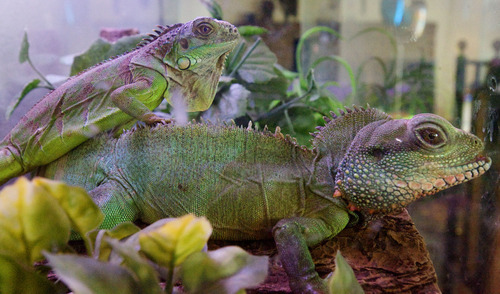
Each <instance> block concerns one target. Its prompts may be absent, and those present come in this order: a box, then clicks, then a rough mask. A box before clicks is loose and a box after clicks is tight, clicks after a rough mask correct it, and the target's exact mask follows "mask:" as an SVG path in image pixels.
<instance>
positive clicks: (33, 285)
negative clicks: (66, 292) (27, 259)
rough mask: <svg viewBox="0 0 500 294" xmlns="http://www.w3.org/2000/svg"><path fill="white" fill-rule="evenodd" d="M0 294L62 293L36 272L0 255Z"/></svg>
mask: <svg viewBox="0 0 500 294" xmlns="http://www.w3.org/2000/svg"><path fill="white" fill-rule="evenodd" d="M0 293H23V294H40V293H42V294H43V293H46V294H49V293H62V292H61V291H58V289H56V287H55V286H54V285H53V284H52V283H50V282H49V281H48V280H47V279H45V277H42V276H41V275H39V274H37V273H36V272H35V270H34V269H33V268H31V267H28V266H26V265H22V264H20V263H18V262H17V261H16V260H15V259H14V258H12V257H9V256H7V255H3V254H0Z"/></svg>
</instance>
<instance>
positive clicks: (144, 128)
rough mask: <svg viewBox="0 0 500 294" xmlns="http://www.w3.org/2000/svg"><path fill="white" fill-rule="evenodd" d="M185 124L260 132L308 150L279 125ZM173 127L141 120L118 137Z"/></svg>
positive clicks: (194, 122)
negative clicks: (271, 127)
mask: <svg viewBox="0 0 500 294" xmlns="http://www.w3.org/2000/svg"><path fill="white" fill-rule="evenodd" d="M186 126H188V127H194V128H196V127H200V126H205V127H207V128H214V129H215V128H227V129H240V130H244V131H248V132H253V133H256V134H260V135H262V136H266V137H273V138H277V139H279V140H281V141H284V142H285V143H287V144H291V145H292V146H294V147H296V148H299V149H301V150H303V151H306V150H309V149H308V148H307V147H306V146H303V145H302V146H300V145H298V142H297V139H296V138H295V137H292V136H291V135H289V134H283V133H282V132H281V128H280V127H279V126H277V127H276V129H275V131H274V133H272V132H271V131H269V129H268V127H267V125H265V126H264V128H263V129H262V130H259V129H258V125H254V123H253V122H252V121H249V122H248V125H247V127H244V126H241V125H239V126H238V125H236V123H235V122H234V120H230V121H217V122H216V123H213V122H212V121H210V120H208V119H204V118H200V120H199V121H196V120H195V119H193V120H192V121H189V122H188V123H187V125H186ZM175 127H179V126H176V125H175V121H174V122H172V123H170V124H168V125H165V124H162V123H158V124H154V125H148V124H145V123H142V122H138V123H136V124H135V125H134V126H133V127H132V128H130V129H128V130H124V131H123V133H122V134H121V136H120V137H122V136H130V135H132V134H133V133H136V132H147V133H151V132H155V131H162V130H168V129H169V128H175Z"/></svg>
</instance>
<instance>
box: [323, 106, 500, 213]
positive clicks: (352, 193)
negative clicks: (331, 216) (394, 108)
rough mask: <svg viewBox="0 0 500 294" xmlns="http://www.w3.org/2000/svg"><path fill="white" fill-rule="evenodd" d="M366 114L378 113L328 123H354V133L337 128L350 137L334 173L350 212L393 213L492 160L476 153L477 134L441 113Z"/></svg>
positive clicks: (361, 113)
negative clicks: (404, 116)
mask: <svg viewBox="0 0 500 294" xmlns="http://www.w3.org/2000/svg"><path fill="white" fill-rule="evenodd" d="M369 112H370V113H377V111H375V110H373V109H368V110H364V109H363V110H359V109H357V110H356V111H352V112H350V113H348V114H346V115H343V116H341V117H339V118H336V119H334V120H332V122H330V123H334V124H336V125H337V126H339V125H343V123H342V121H343V120H344V119H347V120H348V121H350V122H354V124H358V125H357V126H355V127H354V129H355V130H354V131H352V130H351V131H346V130H342V129H338V130H337V131H338V132H340V133H342V132H345V133H344V135H345V137H347V138H349V137H350V139H347V141H350V144H349V143H347V144H346V146H347V145H349V146H348V147H346V148H345V152H344V153H343V157H342V158H341V159H340V160H339V163H338V165H337V166H336V170H335V172H334V173H335V194H334V196H341V197H342V198H344V199H345V200H346V201H347V202H348V203H349V206H350V208H351V210H360V211H362V212H369V213H391V212H398V211H401V210H402V208H404V207H405V206H407V205H408V204H409V203H411V202H412V201H414V200H416V199H418V198H420V197H424V196H428V195H432V194H435V193H437V192H439V191H441V190H444V189H446V188H449V187H452V186H455V185H457V184H460V183H463V182H466V181H469V180H471V179H474V178H476V177H478V176H480V175H482V174H483V173H484V172H485V171H487V170H488V169H489V167H490V165H491V159H490V158H489V157H486V156H483V155H481V152H482V151H483V147H484V146H483V143H482V142H481V140H479V138H477V137H476V136H474V135H472V134H469V133H466V132H464V131H462V130H460V129H457V128H455V127H454V126H453V125H451V124H450V123H449V122H448V121H447V120H445V119H444V118H442V117H440V116H437V115H434V114H418V115H415V116H414V117H413V118H411V119H391V118H390V117H389V116H387V115H385V116H384V115H383V113H382V112H378V113H377V115H372V116H370V115H369ZM351 116H352V117H351ZM335 120H340V123H339V122H338V121H337V122H335ZM324 128H325V129H328V124H327V126H325V127H324ZM319 134H320V135H321V132H320V133H319ZM317 137H318V136H317ZM320 137H321V136H320ZM334 140H335V139H334ZM340 153H342V152H340Z"/></svg>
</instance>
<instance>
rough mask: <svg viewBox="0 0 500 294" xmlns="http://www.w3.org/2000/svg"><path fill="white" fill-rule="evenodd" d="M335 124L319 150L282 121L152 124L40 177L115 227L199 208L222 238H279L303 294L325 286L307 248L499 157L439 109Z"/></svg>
mask: <svg viewBox="0 0 500 294" xmlns="http://www.w3.org/2000/svg"><path fill="white" fill-rule="evenodd" d="M326 121H327V123H326V124H325V126H322V127H318V129H319V131H318V132H316V133H315V134H314V138H313V141H312V144H313V149H307V148H305V147H301V146H298V145H297V144H296V143H295V141H294V139H292V138H290V137H289V136H283V135H282V134H281V133H280V131H279V129H277V131H276V132H275V133H274V134H272V133H270V132H269V131H267V130H264V131H262V132H259V131H256V130H254V129H252V128H238V127H235V126H232V125H229V126H221V125H213V124H190V125H187V126H182V127H181V126H173V127H165V126H163V125H158V126H154V127H150V126H147V127H144V128H138V129H134V130H130V131H127V132H125V133H124V134H122V135H121V137H120V138H117V139H113V138H109V137H106V136H101V137H98V138H96V139H93V140H91V141H88V142H86V143H85V144H82V145H81V146H80V147H78V148H77V149H75V150H73V151H72V152H70V153H68V154H67V155H66V156H64V157H62V158H60V159H59V160H58V161H55V162H53V163H51V164H50V165H48V166H46V167H44V170H42V171H40V175H42V176H45V177H49V178H53V179H58V180H63V181H66V182H68V183H70V184H73V185H79V186H83V187H84V188H85V189H87V190H88V191H89V192H90V195H91V196H92V197H93V199H94V200H95V201H96V203H97V204H98V205H99V206H100V207H101V208H102V210H103V212H104V213H105V215H106V217H105V221H104V225H103V226H104V228H111V227H113V226H114V225H116V224H118V223H121V222H125V221H134V220H138V219H140V220H142V221H144V222H146V223H151V222H154V221H156V220H158V219H160V218H165V217H178V216H181V215H184V214H187V213H194V214H196V215H204V216H206V217H207V218H208V219H209V220H210V222H211V223H212V225H213V228H214V232H213V238H214V239H224V240H259V239H266V238H273V237H274V240H275V242H276V245H277V248H278V252H279V254H280V256H281V261H282V263H283V266H284V268H285V270H286V272H287V274H288V275H289V277H290V286H291V288H292V290H293V291H294V292H296V293H325V292H326V289H325V285H324V282H323V281H322V280H321V279H320V277H319V276H318V274H317V273H316V271H315V269H314V264H313V262H312V259H311V255H310V252H309V250H308V247H310V246H314V245H316V244H318V243H320V242H322V241H324V240H325V239H328V238H331V237H333V236H335V235H336V234H337V233H338V232H340V231H341V230H343V229H344V228H345V227H346V226H347V225H348V223H350V222H356V221H362V220H365V221H366V220H367V219H370V218H374V217H377V216H380V215H384V214H388V213H393V212H398V211H400V210H401V209H402V208H403V207H405V206H406V205H408V204H409V203H410V202H412V201H414V200H415V199H418V198H420V197H423V196H426V195H431V194H434V193H436V192H438V191H441V190H443V189H446V188H448V187H451V186H454V185H457V184H460V183H463V182H465V181H468V180H471V179H473V178H476V177H478V176H479V175H481V174H483V173H484V172H485V171H486V170H488V169H489V167H490V165H491V160H490V158H489V157H485V156H483V155H480V153H481V152H482V150H483V144H482V142H481V141H480V140H479V139H478V138H477V137H475V136H474V135H471V134H468V133H465V132H463V131H462V130H459V129H456V128H454V127H453V126H452V125H451V124H450V123H449V122H448V121H446V120H445V119H443V118H441V117H439V116H437V115H433V114H419V115H416V116H414V117H413V118H412V119H391V118H390V117H389V116H388V115H387V114H385V113H383V112H381V111H378V110H375V109H373V108H368V109H363V108H354V110H347V112H345V113H344V112H343V114H342V115H340V116H338V117H337V116H334V117H333V118H332V119H330V118H326Z"/></svg>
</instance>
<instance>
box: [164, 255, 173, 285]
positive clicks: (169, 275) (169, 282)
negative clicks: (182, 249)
mask: <svg viewBox="0 0 500 294" xmlns="http://www.w3.org/2000/svg"><path fill="white" fill-rule="evenodd" d="M173 280H174V259H173V258H172V261H171V262H170V266H169V267H168V273H167V278H166V281H165V282H166V284H165V293H167V294H172V292H173V290H174V281H173Z"/></svg>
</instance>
